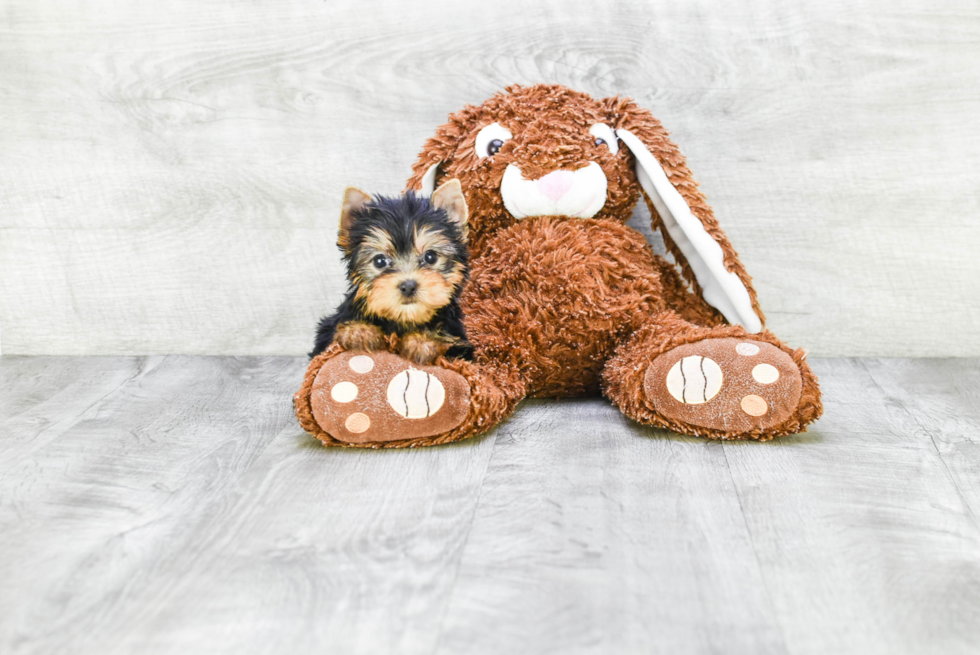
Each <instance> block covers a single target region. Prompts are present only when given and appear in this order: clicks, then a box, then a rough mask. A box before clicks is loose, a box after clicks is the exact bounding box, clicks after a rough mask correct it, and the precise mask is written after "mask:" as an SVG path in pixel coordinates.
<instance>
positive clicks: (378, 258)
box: [371, 255, 388, 268]
mask: <svg viewBox="0 0 980 655" xmlns="http://www.w3.org/2000/svg"><path fill="white" fill-rule="evenodd" d="M371 263H372V264H374V267H375V268H388V258H387V257H385V256H384V255H375V256H374V259H372V260H371Z"/></svg>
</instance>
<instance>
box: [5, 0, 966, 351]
mask: <svg viewBox="0 0 980 655" xmlns="http://www.w3.org/2000/svg"><path fill="white" fill-rule="evenodd" d="M978 38H980V16H978V15H977V14H976V12H975V7H974V5H973V3H972V2H969V1H968V0H938V1H935V2H925V1H924V0H900V1H899V2H884V1H882V0H878V1H876V2H865V3H853V2H844V1H843V0H834V1H832V2H826V3H803V2H795V3H788V4H787V3H785V2H776V0H753V2H751V3H748V4H746V3H739V4H737V5H735V4H731V3H724V2H719V1H718V0H697V1H695V2H687V3H676V2H667V1H666V0H656V1H654V2H640V1H639V0H635V1H628V2H617V3H611V4H609V3H607V4H596V3H586V2H570V3H569V2H561V3H560V2H557V1H556V0H555V1H552V0H544V1H542V2H535V3H531V4H528V3H521V2H517V0H503V1H501V2H493V3H476V2H472V3H470V2H458V3H451V5H447V4H446V3H443V2H436V1H435V0H425V1H423V2H417V3H413V4H412V8H411V10H410V11H409V10H407V9H406V8H405V6H404V4H403V3H398V2H395V1H394V0H384V1H380V0H379V1H374V2H370V3H364V2H353V1H352V0H348V1H331V2H320V1H319V0H316V1H314V0H294V1H292V2H289V3H281V2H271V1H263V2H249V3H241V2H232V1H231V0H218V1H217V2H208V3H198V2H191V1H190V0H167V1H163V2H154V3H127V4H126V5H123V4H121V3H111V2H108V0H85V1H84V2H67V1H55V2H45V3H37V2H30V1H29V0H9V1H8V2H6V3H4V7H3V10H2V11H0V121H2V123H3V129H2V130H0V171H2V176H0V338H2V347H3V351H4V352H6V353H8V354H15V353H25V354H53V353H65V354H147V353H161V354H165V353H205V354H208V353H210V354H299V353H302V352H306V351H307V350H308V349H309V347H310V342H311V337H312V333H313V327H314V325H315V322H316V319H317V318H318V317H319V316H320V315H322V314H323V313H325V312H327V311H329V310H330V309H331V308H332V306H333V305H334V304H336V303H337V302H338V301H339V299H340V298H341V294H342V290H343V280H342V276H341V268H340V263H339V259H338V255H337V253H336V251H335V248H334V246H333V242H334V240H335V216H336V214H337V211H338V208H339V206H340V197H341V192H342V190H343V188H344V187H345V186H347V185H348V184H356V185H359V186H361V187H363V188H365V189H369V190H371V191H377V192H382V191H384V192H395V191H397V190H399V189H400V188H401V186H402V184H403V182H404V179H405V178H406V177H407V173H408V170H409V165H410V164H411V162H412V160H413V158H414V156H415V153H416V152H417V151H418V149H419V148H420V146H421V144H422V142H423V141H424V140H425V138H426V137H428V136H429V135H430V134H431V133H432V131H433V129H434V128H435V126H437V125H439V124H440V123H441V122H442V121H444V119H445V117H446V115H447V114H448V113H449V112H451V111H455V110H457V109H459V108H460V107H462V106H463V105H464V104H465V103H467V102H479V101H481V100H482V99H483V98H485V97H487V96H488V95H490V94H492V93H493V92H495V91H497V90H498V89H500V88H502V87H503V86H505V85H507V84H510V83H515V82H516V83H535V82H557V83H563V84H567V85H570V86H573V87H576V88H579V89H582V90H584V91H588V92H590V93H593V94H595V95H598V96H606V95H613V94H617V93H621V94H626V95H631V96H633V97H635V98H636V99H637V100H638V101H639V102H640V103H641V104H643V105H646V106H647V107H649V108H650V109H652V110H653V112H654V113H655V114H656V115H657V116H658V117H660V118H661V119H662V120H663V121H664V123H665V124H666V126H667V127H668V129H669V130H671V131H672V133H673V135H674V137H675V140H676V141H677V142H678V143H679V144H680V145H681V147H682V149H683V150H684V151H685V153H686V154H687V156H688V158H689V162H690V164H691V167H692V169H693V171H694V173H695V175H696V176H697V177H698V178H699V179H700V180H701V181H702V184H703V188H704V190H705V191H706V193H707V195H708V198H709V200H710V201H711V202H712V204H713V205H714V207H715V209H716V212H717V214H718V216H719V218H720V219H721V222H722V225H723V226H724V227H725V229H726V230H727V232H728V234H729V235H730V236H731V238H732V240H733V242H734V244H735V246H736V248H737V249H738V250H739V252H740V253H741V255H742V257H743V259H744V261H745V263H746V265H747V267H748V270H749V271H750V273H752V274H753V275H754V277H755V279H756V284H757V287H758V289H759V295H760V299H761V302H762V305H763V307H764V309H765V310H766V312H767V314H768V316H769V318H770V326H771V327H772V328H773V329H774V330H775V331H776V332H777V333H778V334H780V335H781V336H782V337H783V338H784V339H786V340H788V341H789V342H791V343H793V344H794V345H800V346H805V347H807V348H809V349H810V350H811V351H812V352H814V353H815V354H822V355H893V356H905V355H909V356H932V355H953V356H968V355H972V356H976V355H980V303H977V302H976V300H975V299H976V298H977V297H978V296H980V265H978V263H977V261H978V260H977V258H976V252H977V251H978V250H980V224H978V223H977V222H976V221H975V220H973V216H975V215H976V213H977V210H978V208H980V202H978V199H980V189H978V187H977V184H976V182H975V175H973V173H972V172H973V171H975V170H977V169H978V167H980V132H978V131H977V130H976V129H975V125H976V119H975V116H976V115H977V114H978V113H980V65H978V63H977V57H976V43H977V40H978ZM641 220H642V219H641Z"/></svg>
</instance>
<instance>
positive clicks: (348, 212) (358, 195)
mask: <svg viewBox="0 0 980 655" xmlns="http://www.w3.org/2000/svg"><path fill="white" fill-rule="evenodd" d="M369 202H371V196H369V195H368V194H366V193H364V192H363V191H361V190H360V189H357V188H354V187H352V186H349V187H347V188H346V189H345V190H344V204H343V206H342V207H341V209H340V231H339V233H338V235H337V245H338V246H340V247H341V249H343V250H345V251H346V250H347V249H348V247H349V246H350V238H349V237H350V229H351V228H352V227H353V226H354V216H353V213H354V212H355V211H357V210H359V209H361V208H363V207H364V205H366V204H368V203H369Z"/></svg>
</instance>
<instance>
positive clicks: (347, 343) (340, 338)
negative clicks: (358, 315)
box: [334, 321, 388, 352]
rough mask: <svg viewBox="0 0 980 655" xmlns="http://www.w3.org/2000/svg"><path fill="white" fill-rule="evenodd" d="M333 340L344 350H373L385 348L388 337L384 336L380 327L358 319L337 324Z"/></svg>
mask: <svg viewBox="0 0 980 655" xmlns="http://www.w3.org/2000/svg"><path fill="white" fill-rule="evenodd" d="M334 341H336V342H337V343H338V344H340V345H341V346H342V347H343V348H344V350H364V351H367V352H374V351H377V350H385V349H386V348H387V346H388V337H386V336H385V333H384V332H383V331H382V330H381V328H379V327H378V326H377V325H371V324H370V323H362V322H360V321H352V322H350V323H343V324H342V325H340V326H338V327H337V334H336V336H334Z"/></svg>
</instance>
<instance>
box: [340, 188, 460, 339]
mask: <svg viewBox="0 0 980 655" xmlns="http://www.w3.org/2000/svg"><path fill="white" fill-rule="evenodd" d="M446 186H447V187H448V186H450V185H446ZM440 192H441V193H440ZM437 193H439V194H440V195H438V196H437V195H435V194H434V195H433V198H432V201H431V202H430V200H429V199H427V198H422V197H418V196H415V195H414V194H407V195H405V196H403V197H401V198H383V197H379V198H376V199H374V200H372V199H370V198H369V197H367V196H366V195H365V194H363V193H362V192H360V191H357V190H356V189H348V191H347V193H346V194H345V211H344V213H343V214H342V216H341V232H340V246H341V247H342V248H343V249H344V257H345V260H346V262H347V271H348V277H349V279H350V282H351V286H352V288H353V289H354V292H355V297H356V298H357V300H358V301H359V302H360V304H361V306H362V307H363V309H364V311H365V313H367V314H369V315H371V316H376V317H379V318H383V319H387V320H389V321H393V322H395V323H399V324H406V325H407V324H424V323H427V322H428V321H430V320H431V319H432V317H433V316H434V315H435V313H436V312H437V311H438V310H439V309H441V308H442V307H445V306H446V305H448V304H449V303H450V302H451V301H452V299H453V297H455V296H456V295H457V294H458V293H459V291H460V288H461V287H462V284H463V282H464V280H465V279H466V273H467V251H466V240H465V225H466V205H465V202H464V201H462V191H461V189H460V188H459V183H458V182H456V183H455V186H454V187H453V188H451V189H449V190H448V191H444V190H443V189H440V190H439V191H437ZM357 194H360V197H357ZM349 204H350V205H351V206H350V207H348V205H349ZM460 204H461V211H460ZM447 207H448V210H447Z"/></svg>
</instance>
